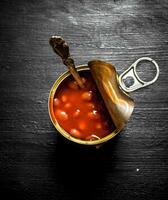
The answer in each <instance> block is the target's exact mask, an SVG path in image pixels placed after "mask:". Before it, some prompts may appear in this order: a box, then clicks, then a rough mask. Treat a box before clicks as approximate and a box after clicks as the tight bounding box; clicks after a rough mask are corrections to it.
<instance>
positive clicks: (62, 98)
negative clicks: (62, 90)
mask: <svg viewBox="0 0 168 200" xmlns="http://www.w3.org/2000/svg"><path fill="white" fill-rule="evenodd" d="M61 100H62V102H64V103H65V102H66V101H67V100H68V98H67V96H65V95H62V97H61Z"/></svg>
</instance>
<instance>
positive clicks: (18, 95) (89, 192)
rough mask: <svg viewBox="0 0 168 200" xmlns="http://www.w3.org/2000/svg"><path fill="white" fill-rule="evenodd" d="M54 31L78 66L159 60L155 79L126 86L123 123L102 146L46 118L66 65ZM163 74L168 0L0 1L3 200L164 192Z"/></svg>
mask: <svg viewBox="0 0 168 200" xmlns="http://www.w3.org/2000/svg"><path fill="white" fill-rule="evenodd" d="M53 34H56V35H61V36H63V37H64V39H65V40H66V41H67V42H68V43H69V45H70V49H71V54H72V56H73V57H74V59H75V61H76V64H77V65H78V64H85V63H87V62H88V61H89V60H91V59H95V58H99V59H104V60H107V61H108V62H111V63H113V64H114V65H115V66H116V68H117V71H118V72H119V73H121V72H123V71H124V70H125V69H127V67H128V66H129V65H130V64H131V63H132V62H134V61H135V60H136V59H138V58H140V57H142V56H149V57H152V58H153V59H155V60H156V61H157V62H158V64H159V66H160V77H159V79H158V81H157V82H156V83H155V84H154V85H152V86H150V87H148V88H145V89H141V90H139V91H136V92H134V93H132V97H133V98H134V99H135V102H136V107H135V110H134V113H133V115H132V117H131V119H130V121H129V123H128V125H127V127H126V128H125V130H124V131H123V132H122V133H121V134H120V135H119V136H118V137H116V138H115V139H114V140H113V141H111V142H109V143H107V144H106V145H104V146H103V147H102V148H100V149H95V148H93V147H87V146H80V145H76V144H72V143H71V142H67V141H66V140H65V139H64V138H62V137H61V136H59V134H58V133H57V131H56V130H55V129H54V127H53V125H52V123H51V122H50V119H49V115H48V109H47V100H48V95H49V91H50V88H51V87H52V84H53V83H54V81H55V80H56V79H57V78H58V76H59V75H60V74H61V73H62V72H64V71H65V70H66V67H65V66H63V64H62V63H61V60H60V59H59V58H58V57H56V56H55V55H54V53H53V51H52V49H51V48H50V46H49V44H48V39H49V37H50V36H51V35H53ZM147 67H151V66H146V65H143V66H141V71H140V72H139V74H140V75H141V76H143V78H145V79H147V78H148V79H149V78H150V77H148V76H149V75H150V76H152V74H154V70H153V69H151V68H150V70H148V68H147ZM143 69H145V70H146V71H147V72H146V71H145V72H144V71H143ZM167 76H168V1H167V0H160V1H159V0H149V1H145V0H118V1H117V0H116V1H112V0H111V1H110V0H99V1H96V0H94V1H92V0H86V1H84V0H80V1H75V0H72V1H70V0H62V1H61V0H55V1H54V0H39V1H34V0H30V1H28V0H27V1H23V0H17V1H12V0H11V1H10V0H6V1H3V0H1V1H0V195H1V196H0V199H7V198H9V197H10V198H14V197H15V198H16V199H21V200H25V199H26V200H29V199H32V200H36V199H37V200H43V199H44V200H46V199H50V200H52V199H58V200H60V199H88V198H90V199H101V200H102V199H103V200H104V199H110V200H111V199H114V200H115V199H130V200H131V199H136V200H141V199H142V200H156V199H157V200H161V199H167V198H166V195H167V194H168V192H167V189H168V188H167V183H168V148H167V147H168V131H167V129H168V78H167Z"/></svg>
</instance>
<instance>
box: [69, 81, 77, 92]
mask: <svg viewBox="0 0 168 200" xmlns="http://www.w3.org/2000/svg"><path fill="white" fill-rule="evenodd" d="M68 86H69V88H71V89H74V90H77V89H79V86H78V83H77V82H76V81H70V82H69V84H68Z"/></svg>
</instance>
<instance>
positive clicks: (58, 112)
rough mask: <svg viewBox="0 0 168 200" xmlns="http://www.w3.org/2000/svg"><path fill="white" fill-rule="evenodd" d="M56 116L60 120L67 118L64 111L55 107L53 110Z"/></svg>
mask: <svg viewBox="0 0 168 200" xmlns="http://www.w3.org/2000/svg"><path fill="white" fill-rule="evenodd" d="M55 115H56V118H57V117H58V118H59V119H60V120H62V121H66V120H68V115H67V113H66V112H65V111H63V110H61V109H57V110H56V112H55Z"/></svg>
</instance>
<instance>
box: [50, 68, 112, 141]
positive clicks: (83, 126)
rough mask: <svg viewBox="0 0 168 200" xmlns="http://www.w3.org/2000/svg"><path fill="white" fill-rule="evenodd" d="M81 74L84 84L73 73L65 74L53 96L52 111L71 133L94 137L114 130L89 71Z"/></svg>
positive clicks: (90, 138) (83, 136)
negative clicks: (78, 82) (79, 82)
mask: <svg viewBox="0 0 168 200" xmlns="http://www.w3.org/2000/svg"><path fill="white" fill-rule="evenodd" d="M80 75H81V77H82V79H83V82H84V84H85V88H84V89H81V88H79V86H78V84H77V82H76V81H75V80H74V79H73V77H72V76H69V77H68V78H66V79H65V80H64V81H63V82H62V83H61V84H60V85H59V87H58V89H57V91H56V93H55V96H54V114H55V118H56V120H57V122H58V123H59V125H60V126H61V127H62V128H63V129H64V130H65V131H66V132H68V133H69V134H70V135H71V136H73V137H75V138H78V139H82V140H96V139H100V138H103V137H105V136H107V135H108V134H110V133H111V132H113V131H114V129H115V126H114V124H113V122H112V120H111V117H110V115H109V113H108V111H107V109H106V106H105V104H104V102H103V100H102V98H101V96H100V94H99V91H98V89H97V87H96V84H95V82H94V80H93V78H92V76H91V74H90V72H89V71H81V72H80Z"/></svg>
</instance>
